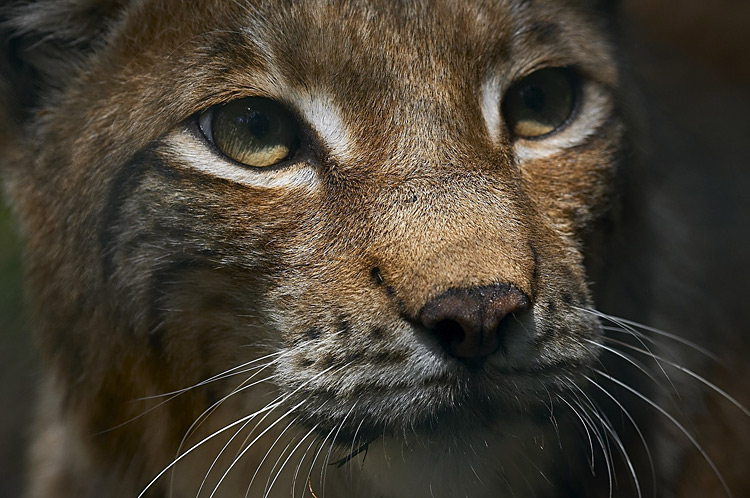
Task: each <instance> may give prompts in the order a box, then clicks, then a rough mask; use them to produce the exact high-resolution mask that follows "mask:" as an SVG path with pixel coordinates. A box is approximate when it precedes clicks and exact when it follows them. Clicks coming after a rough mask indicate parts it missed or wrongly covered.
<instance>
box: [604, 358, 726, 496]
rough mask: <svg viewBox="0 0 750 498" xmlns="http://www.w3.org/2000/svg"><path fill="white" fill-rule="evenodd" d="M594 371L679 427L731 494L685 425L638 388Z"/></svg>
mask: <svg viewBox="0 0 750 498" xmlns="http://www.w3.org/2000/svg"><path fill="white" fill-rule="evenodd" d="M594 372H596V373H597V374H598V375H600V376H602V377H604V378H605V379H608V380H610V381H612V382H614V383H615V384H617V385H618V386H620V387H622V388H623V389H625V390H627V391H629V392H631V393H632V394H634V395H635V396H637V397H638V398H640V399H641V400H643V401H645V402H646V403H648V404H649V405H650V406H651V407H653V408H654V409H655V410H656V411H658V412H659V413H661V414H662V415H663V416H665V417H666V418H667V419H669V421H670V422H672V424H674V426H675V427H677V429H679V430H680V432H682V433H683V434H684V435H685V437H687V438H688V440H689V441H690V443H691V444H692V445H693V446H694V447H695V449H697V450H698V451H699V452H700V454H701V456H703V459H704V460H705V461H706V463H708V465H709V466H710V467H711V470H712V471H713V472H714V474H715V475H716V477H717V478H718V479H719V482H720V483H721V486H722V487H723V488H724V492H725V493H726V495H727V496H728V497H730V498H731V497H732V496H733V495H732V492H731V491H730V490H729V486H728V485H727V483H726V481H725V480H724V476H722V475H721V472H719V469H718V468H717V467H716V464H715V463H714V462H713V460H711V458H710V457H709V456H708V454H707V453H706V451H705V450H704V449H703V447H702V446H701V445H700V444H699V443H698V441H696V439H695V437H694V436H693V435H692V434H690V432H689V431H688V430H687V429H685V427H684V426H683V425H682V424H680V422H679V421H678V420H677V419H676V418H674V417H673V416H672V415H671V414H670V413H669V412H667V411H666V410H665V409H663V408H662V407H660V406H659V405H657V404H656V403H655V402H654V401H653V400H652V399H650V398H649V397H648V396H646V395H644V394H642V393H641V392H639V391H638V390H636V389H634V388H632V387H630V386H629V385H627V384H625V383H624V382H622V381H620V380H617V379H616V378H614V377H612V376H611V375H608V374H606V373H604V372H602V371H601V370H598V369H595V370H594Z"/></svg>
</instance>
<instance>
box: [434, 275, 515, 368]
mask: <svg viewBox="0 0 750 498" xmlns="http://www.w3.org/2000/svg"><path fill="white" fill-rule="evenodd" d="M528 307H529V299H528V297H527V296H526V294H524V293H523V292H521V291H520V290H518V289H517V288H516V287H514V286H512V285H507V284H496V285H489V286H483V287H470V288H455V289H449V290H448V291H446V292H444V293H442V294H440V295H439V296H437V297H435V298H433V299H431V300H430V301H429V302H428V303H427V304H426V305H425V306H424V307H423V308H422V310H421V311H420V313H419V319H420V321H421V322H422V325H423V326H424V327H425V328H426V329H427V330H428V331H429V332H430V333H431V334H432V336H433V337H434V338H435V339H437V341H438V342H439V343H440V345H441V346H442V347H443V348H444V349H445V351H446V352H448V353H449V354H450V355H452V356H455V357H456V358H461V359H467V360H469V359H481V358H485V357H487V356H490V355H491V354H493V353H494V352H495V351H497V350H498V349H499V348H500V346H501V345H502V341H503V340H506V339H507V338H506V337H505V334H504V329H505V328H506V327H505V324H506V321H507V318H508V317H509V316H510V315H511V314H513V313H519V312H521V311H523V310H525V309H527V308H528Z"/></svg>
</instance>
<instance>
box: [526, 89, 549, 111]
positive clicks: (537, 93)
mask: <svg viewBox="0 0 750 498" xmlns="http://www.w3.org/2000/svg"><path fill="white" fill-rule="evenodd" d="M521 98H522V99H523V103H524V104H526V107H528V108H529V109H531V110H532V111H534V112H539V111H541V110H542V109H544V103H545V102H544V100H545V99H544V90H542V89H541V88H539V87H538V86H534V85H530V86H527V87H525V88H523V89H522V90H521Z"/></svg>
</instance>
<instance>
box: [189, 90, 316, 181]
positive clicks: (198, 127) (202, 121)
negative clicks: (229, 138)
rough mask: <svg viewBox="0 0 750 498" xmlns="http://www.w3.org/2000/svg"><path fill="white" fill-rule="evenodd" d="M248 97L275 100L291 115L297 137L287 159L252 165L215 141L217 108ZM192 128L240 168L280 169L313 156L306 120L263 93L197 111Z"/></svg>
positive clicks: (215, 151) (212, 147) (218, 152)
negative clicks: (235, 156) (234, 155)
mask: <svg viewBox="0 0 750 498" xmlns="http://www.w3.org/2000/svg"><path fill="white" fill-rule="evenodd" d="M248 98H263V99H265V100H269V101H271V102H273V103H274V104H275V105H277V106H279V107H281V108H282V109H283V110H284V111H285V112H286V113H287V114H288V115H289V117H290V118H291V121H292V122H293V123H294V135H295V137H296V145H295V147H294V149H293V151H292V152H291V153H290V154H289V155H288V156H287V157H286V158H285V159H283V160H281V161H279V162H278V163H276V164H273V165H271V166H252V165H249V164H245V163H241V162H239V161H237V160H236V159H234V158H233V157H231V156H228V155H227V154H225V153H224V152H223V151H222V150H221V149H219V147H218V146H217V145H216V142H215V141H214V138H213V134H212V132H211V131H212V130H211V126H212V122H213V113H214V112H215V110H216V109H218V108H220V107H222V106H225V105H227V104H230V103H232V102H236V101H238V100H244V99H248ZM190 128H191V131H192V132H193V133H194V134H195V135H196V136H197V137H198V138H199V139H200V140H201V141H202V142H203V143H204V144H205V145H206V147H207V148H208V149H209V150H210V151H211V152H212V153H213V154H215V155H217V156H218V157H220V158H221V159H222V160H224V161H229V162H231V163H232V164H234V165H236V166H238V167H240V168H244V169H246V170H249V171H274V170H279V169H283V168H287V167H289V166H290V165H292V164H298V163H301V162H305V161H307V160H309V159H310V157H311V156H312V154H311V147H310V139H309V132H307V130H306V127H305V125H304V121H302V120H301V119H300V117H299V115H298V114H297V113H296V112H294V111H293V110H292V109H290V108H289V107H288V106H286V105H284V104H283V103H282V102H279V101H278V100H274V99H270V98H267V97H263V96H261V95H247V96H244V97H239V98H236V99H232V100H227V101H226V102H221V103H219V104H214V105H212V106H210V107H207V108H205V109H202V110H200V111H198V112H196V113H195V114H194V115H193V116H192V118H191V119H190Z"/></svg>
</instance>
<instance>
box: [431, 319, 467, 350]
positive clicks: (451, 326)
mask: <svg viewBox="0 0 750 498" xmlns="http://www.w3.org/2000/svg"><path fill="white" fill-rule="evenodd" d="M432 332H433V333H434V334H435V337H437V339H438V341H439V342H440V344H441V345H442V346H443V347H444V348H445V349H446V350H449V349H452V348H454V347H455V346H456V345H458V344H461V343H462V342H464V340H465V339H466V332H464V329H463V327H461V324H459V323H458V322H457V321H455V320H441V321H439V322H438V323H436V324H435V327H434V329H433V331H432Z"/></svg>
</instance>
